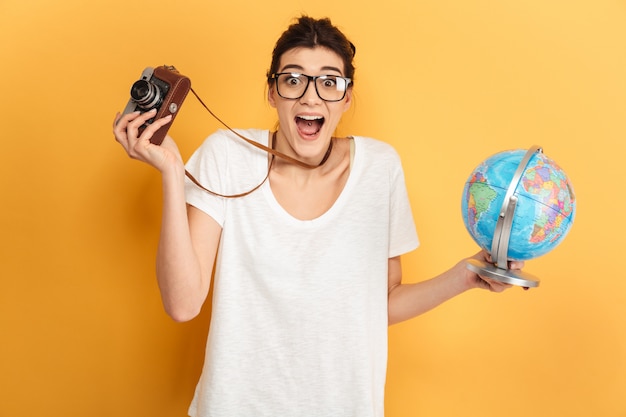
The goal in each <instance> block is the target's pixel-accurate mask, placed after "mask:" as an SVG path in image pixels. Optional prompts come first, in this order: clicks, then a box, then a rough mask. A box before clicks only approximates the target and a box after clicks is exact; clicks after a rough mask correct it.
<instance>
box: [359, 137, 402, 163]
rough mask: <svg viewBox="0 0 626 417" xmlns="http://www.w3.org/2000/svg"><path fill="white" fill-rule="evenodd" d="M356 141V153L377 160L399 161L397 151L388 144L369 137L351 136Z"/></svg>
mask: <svg viewBox="0 0 626 417" xmlns="http://www.w3.org/2000/svg"><path fill="white" fill-rule="evenodd" d="M350 137H351V138H352V139H353V140H354V145H355V149H356V152H359V151H360V152H361V153H363V154H366V155H367V156H370V155H373V156H375V157H376V158H377V159H391V160H393V161H396V160H399V155H398V152H397V151H396V149H395V148H394V147H393V145H391V144H390V143H388V142H384V141H382V140H380V139H376V138H372V137H369V136H350Z"/></svg>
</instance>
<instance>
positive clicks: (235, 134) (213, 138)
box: [202, 129, 269, 146]
mask: <svg viewBox="0 0 626 417" xmlns="http://www.w3.org/2000/svg"><path fill="white" fill-rule="evenodd" d="M268 137H269V131H268V130H267V129H218V130H216V131H215V132H213V133H211V134H210V135H209V136H208V137H207V138H206V139H205V140H204V142H203V143H202V146H207V145H211V144H212V143H216V144H219V143H221V144H228V143H231V142H235V143H239V142H241V143H245V139H244V138H246V139H249V140H252V141H255V142H258V143H261V144H263V145H267V142H268Z"/></svg>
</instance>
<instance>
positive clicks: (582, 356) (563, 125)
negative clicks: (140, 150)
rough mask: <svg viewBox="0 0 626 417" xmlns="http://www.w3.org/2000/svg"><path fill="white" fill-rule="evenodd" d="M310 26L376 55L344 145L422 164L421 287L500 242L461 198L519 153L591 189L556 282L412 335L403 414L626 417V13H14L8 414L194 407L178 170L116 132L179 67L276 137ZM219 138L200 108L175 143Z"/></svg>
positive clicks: (283, 9)
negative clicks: (535, 156)
mask: <svg viewBox="0 0 626 417" xmlns="http://www.w3.org/2000/svg"><path fill="white" fill-rule="evenodd" d="M302 12H306V13H309V14H311V15H313V16H316V17H320V16H330V17H331V18H332V19H333V21H334V22H335V23H336V24H338V25H339V26H340V27H341V28H343V29H344V31H345V32H346V33H347V34H348V36H349V37H350V38H351V39H352V40H353V42H354V43H355V44H356V46H357V55H356V64H357V76H356V87H355V92H356V102H355V103H354V106H353V109H352V110H351V111H350V112H349V113H348V114H346V117H345V119H344V122H343V123H342V125H341V126H340V132H339V133H340V134H364V135H369V136H373V137H377V138H379V139H382V140H385V141H387V142H389V143H391V144H393V145H394V146H395V147H396V148H397V150H398V151H399V152H400V154H401V156H402V159H403V163H404V166H405V171H406V177H407V184H408V187H409V193H410V197H411V201H412V204H413V210H414V214H415V219H416V223H417V227H418V231H419V234H420V238H421V241H422V247H421V248H420V249H419V250H417V251H415V252H413V253H411V254H409V255H407V256H405V258H404V274H405V277H406V280H407V281H417V280H421V279H425V278H427V277H430V276H432V275H434V274H436V273H437V272H439V271H441V270H443V269H445V268H447V267H448V266H450V265H451V264H453V263H454V262H456V261H457V260H458V259H460V258H462V257H464V256H467V255H469V254H472V253H474V252H475V251H476V250H477V248H476V246H475V244H474V243H473V242H472V241H471V239H470V237H469V235H468V234H467V232H466V231H465V229H464V227H463V223H462V220H461V216H460V197H461V196H460V194H461V190H462V187H463V183H464V181H465V179H466V178H467V176H468V175H469V173H470V171H471V170H472V169H473V168H474V167H475V166H476V165H477V164H478V163H479V162H480V161H481V160H483V159H484V158H485V157H487V156H489V155H491V154H493V153H495V152H498V151H500V150H504V149H511V148H527V147H529V146H531V145H533V144H538V145H541V146H543V148H544V152H545V153H546V155H548V156H550V157H551V158H553V159H555V160H556V161H557V162H558V163H559V164H560V165H561V166H562V167H563V168H564V169H565V171H566V172H567V173H568V174H569V176H570V177H571V180H572V182H573V184H574V188H575V190H576V193H577V197H578V216H577V218H576V221H575V224H574V227H573V228H572V230H571V232H570V234H569V235H568V237H567V238H566V239H565V241H564V242H563V244H562V245H561V246H559V247H558V248H557V249H556V250H554V251H553V252H551V253H550V254H548V255H546V256H544V257H542V258H540V259H536V260H532V261H529V262H528V263H527V267H526V270H527V271H528V272H531V273H533V274H535V275H537V276H539V277H540V278H541V279H542V283H541V286H540V287H539V288H538V289H533V290H530V291H528V292H524V291H522V290H521V289H519V288H514V289H512V290H510V291H508V292H506V293H504V294H500V295H494V294H489V293H487V292H481V291H474V292H470V293H467V294H464V295H462V296H461V297H458V298H456V299H454V300H452V301H451V302H449V303H447V304H445V305H443V306H442V307H440V308H439V309H437V310H435V311H432V312H430V313H428V314H426V315H424V316H422V317H419V318H417V319H414V320H412V321H409V322H406V323H403V324H399V325H396V326H394V327H392V328H391V330H390V359H389V374H388V384H387V405H386V409H387V415H388V416H390V417H404V416H479V415H480V416H483V417H485V416H491V417H496V416H498V417H500V416H508V417H528V416H550V417H552V416H567V417H572V416H581V417H589V416H603V417H624V416H626V399H625V396H624V394H625V393H626V280H625V275H626V274H625V270H624V267H623V264H622V260H624V258H623V256H624V252H623V250H624V248H625V247H626V241H625V237H624V236H625V235H626V226H625V224H624V213H626V198H625V197H624V191H625V187H624V175H623V174H624V166H625V164H626V160H625V156H626V127H625V126H626V123H625V122H626V81H625V80H626V46H625V41H626V2H624V1H623V0H620V1H610V0H594V1H589V0H586V1H580V0H578V1H576V0H551V1H545V0H501V1H487V0H484V1H482V0H422V1H418V0H410V1H409V0H405V1H400V0H386V1H384V2H370V4H368V2H364V1H363V0H343V1H338V2H324V1H317V2H310V1H302V0H289V1H285V0H272V1H270V2H263V1H252V0H247V1H243V0H228V1H221V2H216V1H206V0H205V1H176V2H174V1H167V2H164V1H152V2H147V1H143V0H142V1H127V0H110V1H100V0H96V1H91V2H85V1H78V0H56V1H44V0H39V1H36V0H0V63H1V65H0V80H1V82H2V88H1V92H0V120H1V121H2V133H1V136H2V148H1V151H0V155H1V156H0V161H1V163H0V184H1V187H0V202H1V203H2V204H1V214H2V215H1V216H0V233H1V236H2V239H1V241H0V260H1V262H0V277H1V287H0V332H1V333H0V337H1V339H0V416H1V417H31V416H64V417H74V416H76V417H79V416H80V417H83V416H90V417H105V416H116V417H125V416H129V417H130V416H133V417H136V416H151V417H158V416H183V415H185V413H186V409H187V406H188V403H189V401H190V399H191V395H192V391H193V388H194V385H195V382H196V379H197V377H198V375H199V372H200V366H201V363H202V355H203V348H204V341H205V337H206V329H207V326H208V320H209V311H208V308H207V309H205V311H204V312H203V313H202V315H201V316H200V317H198V318H197V319H196V320H194V321H192V322H190V323H185V324H176V323H173V322H172V321H171V320H170V319H169V318H168V317H166V315H165V314H164V313H163V310H162V307H161V304H160V299H159V294H158V291H157V287H156V284H155V280H154V266H153V264H154V254H155V244H156V239H157V234H158V227H159V216H160V183H159V177H158V174H157V173H156V172H155V171H153V170H152V169H151V168H149V167H147V166H144V165H142V164H139V163H136V162H134V161H131V160H129V159H128V158H127V157H126V155H125V154H124V152H123V150H122V149H121V147H119V146H118V145H117V144H116V143H115V142H114V140H113V136H112V134H111V128H110V125H111V121H112V119H113V117H114V114H115V112H116V111H117V110H121V109H122V108H123V106H124V105H125V103H126V101H127V99H128V90H129V87H130V85H131V83H132V82H133V81H135V80H136V79H137V77H138V76H139V74H140V73H141V70H142V69H143V68H144V67H145V66H155V65H161V64H173V65H176V66H177V68H178V69H179V70H180V71H181V72H182V73H184V74H185V75H188V76H189V77H190V78H191V79H192V82H193V85H194V87H195V89H196V90H197V91H198V93H199V94H200V95H201V97H202V98H203V99H204V100H205V101H206V102H207V103H208V104H209V105H210V107H211V108H212V109H213V110H214V111H215V112H216V113H217V114H219V115H220V116H221V117H222V118H223V119H224V120H226V121H227V122H228V123H229V124H231V125H233V126H236V127H242V128H247V127H272V126H273V124H274V122H275V120H276V117H275V115H274V114H273V111H272V109H271V108H270V107H269V105H268V104H267V101H266V99H265V80H264V74H265V71H266V70H267V67H268V66H269V60H270V53H271V49H272V47H273V44H274V42H275V40H276V38H277V37H278V35H279V34H280V33H281V32H282V30H283V29H284V28H285V27H286V26H287V25H288V24H289V23H290V22H291V19H292V18H293V17H294V16H297V15H298V14H300V13H302ZM219 127H220V126H219V124H218V123H217V122H216V121H215V120H213V119H212V118H211V117H210V116H209V115H208V114H206V112H205V111H204V110H203V109H202V108H201V107H200V105H199V104H198V103H197V101H195V99H193V98H190V99H188V100H187V102H186V103H185V106H184V107H183V110H182V113H181V114H180V116H179V118H178V119H177V121H176V123H175V125H174V127H173V128H172V131H171V133H172V134H173V135H174V136H175V138H176V139H177V141H178V143H179V146H180V148H181V152H182V153H183V156H184V157H185V158H188V157H189V155H190V154H191V152H192V151H193V150H194V149H195V148H196V147H197V146H198V145H199V144H200V142H201V141H202V139H203V138H204V137H205V136H206V135H208V134H209V133H210V132H212V131H214V130H215V129H217V128H219ZM233 389H236V387H233Z"/></svg>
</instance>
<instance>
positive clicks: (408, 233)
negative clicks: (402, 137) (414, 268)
mask: <svg viewBox="0 0 626 417" xmlns="http://www.w3.org/2000/svg"><path fill="white" fill-rule="evenodd" d="M391 162H392V163H391V165H390V176H389V179H390V181H391V183H390V199H391V201H390V216H389V257H390V258H392V257H394V256H399V255H402V254H405V253H407V252H410V251H412V250H414V249H416V248H417V247H418V246H419V239H418V237H417V231H416V229H415V222H414V220H413V212H412V210H411V204H410V202H409V196H408V192H407V188H406V181H405V178H404V170H403V169H402V162H401V160H400V157H399V155H398V154H397V152H396V151H395V150H394V151H393V152H392V155H391Z"/></svg>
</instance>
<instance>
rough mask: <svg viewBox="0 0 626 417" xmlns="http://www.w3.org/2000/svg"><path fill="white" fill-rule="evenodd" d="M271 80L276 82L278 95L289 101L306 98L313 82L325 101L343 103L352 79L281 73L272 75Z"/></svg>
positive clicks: (318, 93) (335, 76)
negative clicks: (305, 95)
mask: <svg viewBox="0 0 626 417" xmlns="http://www.w3.org/2000/svg"><path fill="white" fill-rule="evenodd" d="M270 79H271V80H276V91H277V92H278V95H279V96H281V97H282V98H286V99H287V100H297V99H299V98H301V97H302V96H304V94H305V93H306V90H307V88H309V83H310V82H311V81H313V83H314V84H315V91H316V92H317V95H318V97H319V98H321V99H322V100H324V101H341V100H343V98H344V97H345V96H346V91H347V90H348V86H349V85H350V83H351V82H352V80H351V79H350V78H346V77H340V76H338V75H317V76H315V77H313V76H311V75H306V74H300V73H297V72H280V73H278V74H272V75H271V76H270Z"/></svg>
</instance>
